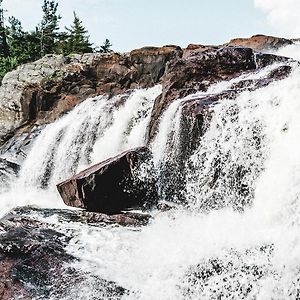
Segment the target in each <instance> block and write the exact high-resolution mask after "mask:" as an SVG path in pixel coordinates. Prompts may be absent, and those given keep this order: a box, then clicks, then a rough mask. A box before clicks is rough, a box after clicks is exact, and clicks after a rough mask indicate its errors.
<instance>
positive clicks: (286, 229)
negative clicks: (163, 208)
mask: <svg viewBox="0 0 300 300" xmlns="http://www.w3.org/2000/svg"><path fill="white" fill-rule="evenodd" d="M192 97H193V96H192ZM299 97H300V68H296V69H295V70H294V71H293V73H292V75H291V76H290V77H289V78H287V79H284V80H281V81H279V82H274V83H272V84H270V85H269V86H267V87H264V88H261V89H258V90H256V91H252V92H249V91H244V92H242V93H241V94H240V95H239V96H238V97H237V99H235V100H230V99H228V100H226V99H223V100H222V101H220V102H219V103H216V104H215V106H214V108H213V110H214V114H213V116H212V119H211V121H210V126H209V128H208V129H207V130H206V131H205V133H204V136H203V138H202V139H201V141H200V143H199V145H198V147H197V149H196V150H195V151H194V153H193V154H192V155H191V157H190V161H189V163H188V164H187V165H186V173H187V174H186V184H187V187H186V191H187V198H188V199H187V201H188V203H189V206H188V209H187V208H181V209H178V210H177V211H173V212H170V213H168V214H165V213H157V214H156V215H155V218H154V220H153V221H152V222H151V224H150V225H149V226H147V227H144V228H142V229H141V230H140V231H136V230H130V229H124V228H119V227H115V228H109V229H107V228H99V229H97V230H94V231H93V232H92V233H91V232H90V231H88V230H89V229H88V227H82V226H81V227H80V232H79V233H78V236H77V237H76V238H74V239H73V240H72V242H71V244H70V245H69V246H68V251H69V252H70V253H72V254H73V255H75V256H77V257H79V258H80V259H81V262H80V263H79V264H78V265H76V267H78V268H80V269H82V270H91V271H92V272H93V273H95V274H98V275H99V276H101V277H103V278H106V279H107V280H113V281H115V282H117V284H120V285H121V286H123V287H125V288H126V289H128V290H129V291H130V293H129V294H128V295H126V296H124V297H123V298H122V299H223V298H230V299H298V297H299V293H300V292H299V288H300V287H299V279H300V259H299V250H300V242H299V229H300V228H299V225H300V224H299V204H298V203H299V195H300V176H299V171H300V157H299V155H298V151H297V146H298V144H299V138H300V131H299V129H300V121H299V117H298V115H299V113H300V102H299ZM180 103H182V101H180V100H179V101H177V102H176V103H174V105H171V106H170V107H169V110H168V111H166V112H165V114H164V116H163V118H162V123H161V128H162V129H163V130H162V131H160V133H161V135H160V134H159V135H158V136H157V140H156V141H154V144H153V151H154V152H155V151H166V149H169V150H168V151H172V147H169V148H168V146H166V145H165V144H164V143H162V140H163V139H165V141H166V142H167V143H168V142H169V141H170V137H168V134H163V133H170V132H171V131H172V132H173V133H172V135H173V136H174V134H176V133H174V131H176V126H175V125H176V123H177V117H176V116H177V114H180V113H181V110H180V108H179V107H180ZM164 122H165V124H164ZM166 128H168V129H166ZM171 142H172V143H173V142H174V139H173V140H172V138H171ZM172 145H174V144H172ZM158 149H159V150H158ZM166 153H167V154H166ZM168 153H169V152H165V153H163V154H162V156H161V158H160V159H159V156H158V155H157V156H155V155H154V157H156V158H155V160H156V163H157V162H158V161H159V160H161V161H163V160H164V159H165V157H166V156H167V155H168ZM156 154H157V153H156ZM217 164H219V166H220V171H219V175H218V179H217V181H216V182H214V185H213V186H212V185H211V184H209V182H210V180H212V178H213V177H214V174H213V173H214V172H215V171H214V168H213V167H212V165H213V166H214V167H216V165H217ZM241 168H242V170H241ZM240 170H241V171H240ZM238 172H240V173H238ZM236 177H238V178H239V177H241V178H240V179H236V180H237V181H235V180H234V178H236ZM238 180H240V181H238ZM244 184H245V185H246V186H247V189H248V194H246V198H245V197H244V196H245V195H240V194H238V192H237V191H238V187H241V186H242V185H244ZM212 199H213V201H212ZM243 199H246V200H243ZM243 201H246V202H247V203H246V204H245V203H243ZM205 205H206V206H208V207H209V208H210V211H209V213H208V212H206V213H203V212H199V207H204V206H205ZM241 207H243V210H242V211H243V212H241V210H240V209H239V208H241ZM69 226H70V227H71V228H73V229H74V227H72V226H76V225H75V224H72V225H69ZM78 229H79V228H77V230H78ZM78 231H79V230H78ZM87 232H89V233H90V235H89V236H88V235H87ZM95 240H97V243H95V242H94V241H95ZM87 255H88V256H87ZM89 257H90V258H93V259H92V260H91V259H89ZM72 296H78V297H80V292H78V291H74V295H72Z"/></svg>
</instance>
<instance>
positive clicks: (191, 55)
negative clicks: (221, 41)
mask: <svg viewBox="0 0 300 300" xmlns="http://www.w3.org/2000/svg"><path fill="white" fill-rule="evenodd" d="M288 61H289V59H288V58H285V57H279V56H276V55H272V54H263V53H255V52H254V51H253V50H252V49H251V48H244V47H224V48H221V49H215V48H208V49H205V50H203V49H202V48H201V49H198V48H196V49H195V50H189V51H187V52H185V53H184V54H183V56H182V57H181V58H178V59H176V60H172V61H170V62H169V63H168V64H167V67H166V71H165V74H164V76H163V78H162V85H163V92H162V94H161V95H160V96H158V98H157V99H156V100H155V104H154V107H153V110H152V114H151V121H150V125H149V140H150V141H151V140H152V138H153V137H154V135H155V133H156V130H157V127H158V124H159V122H160V117H161V115H162V113H163V112H164V111H165V110H166V108H167V107H168V106H169V104H170V103H171V102H173V101H174V100H176V99H179V98H183V97H186V96H188V95H190V94H193V93H196V92H198V91H206V90H207V89H208V87H209V86H211V85H212V84H214V83H216V82H218V81H221V80H230V79H232V78H235V77H238V76H240V75H241V74H242V73H247V72H251V71H254V70H256V69H259V68H263V67H265V66H268V65H270V64H273V63H274V62H288ZM286 68H287V70H286V75H287V74H289V72H290V71H291V68H289V67H286ZM278 72H279V73H280V71H278ZM281 72H282V73H284V72H285V71H284V70H281ZM278 76H280V75H278ZM272 80H273V79H272V78H270V81H272ZM265 83H266V82H265ZM260 84H261V86H263V83H260ZM260 84H259V83H257V87H259V85H260Z"/></svg>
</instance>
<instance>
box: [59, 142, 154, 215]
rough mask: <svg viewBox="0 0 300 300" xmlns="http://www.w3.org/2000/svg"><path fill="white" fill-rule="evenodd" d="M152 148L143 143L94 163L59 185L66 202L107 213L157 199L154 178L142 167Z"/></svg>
mask: <svg viewBox="0 0 300 300" xmlns="http://www.w3.org/2000/svg"><path fill="white" fill-rule="evenodd" d="M150 159H151V153H150V151H149V150H148V149H147V148H145V147H140V148H136V149H132V150H128V151H125V152H123V153H121V154H120V155H118V156H116V157H113V158H110V159H108V160H105V161H103V162H101V163H99V164H97V165H94V166H92V167H90V168H88V169H86V170H84V171H82V172H80V173H79V174H77V175H75V176H73V177H71V178H70V179H68V180H66V181H64V182H62V183H60V184H58V185H57V189H58V191H59V193H60V195H61V197H62V198H63V200H64V202H65V204H66V205H69V206H74V207H80V208H85V209H87V210H89V211H96V212H102V213H106V214H114V213H119V212H121V211H122V210H125V209H130V208H133V207H147V206H149V205H153V204H155V203H156V202H157V193H156V188H155V180H154V179H153V178H152V176H149V174H148V172H147V173H146V174H143V172H144V171H143V167H144V166H146V165H147V163H148V162H149V161H150Z"/></svg>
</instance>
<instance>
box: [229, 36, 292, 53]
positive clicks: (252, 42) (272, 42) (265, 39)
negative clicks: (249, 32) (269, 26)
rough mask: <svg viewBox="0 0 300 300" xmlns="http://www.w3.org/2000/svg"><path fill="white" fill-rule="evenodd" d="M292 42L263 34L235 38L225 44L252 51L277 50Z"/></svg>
mask: <svg viewBox="0 0 300 300" xmlns="http://www.w3.org/2000/svg"><path fill="white" fill-rule="evenodd" d="M292 44H293V41H292V40H289V39H284V38H278V37H274V36H267V35H263V34H257V35H253V36H252V37H250V38H237V39H233V40H231V41H230V42H229V43H227V44H226V45H227V46H242V47H248V48H252V49H253V50H257V51H263V50H271V49H272V50H277V49H279V48H281V47H284V46H288V45H292Z"/></svg>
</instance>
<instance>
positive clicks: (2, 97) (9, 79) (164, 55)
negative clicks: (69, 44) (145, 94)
mask: <svg viewBox="0 0 300 300" xmlns="http://www.w3.org/2000/svg"><path fill="white" fill-rule="evenodd" d="M181 53H182V50H181V49H180V48H179V47H176V46H166V47H161V48H154V47H147V48H142V49H138V50H134V51H132V52H130V53H126V54H116V53H114V54H84V55H74V56H72V57H64V56H61V55H48V56H45V57H44V58H42V59H41V60H38V61H36V62H34V63H31V64H25V65H22V66H20V67H19V68H17V69H16V70H15V71H12V72H10V73H8V74H7V75H6V76H5V77H4V79H3V82H2V86H1V88H0V143H1V142H2V143H3V142H4V141H6V140H7V139H9V137H11V136H12V135H13V134H15V133H16V130H18V129H22V128H23V127H26V126H27V128H29V127H30V125H33V124H43V123H51V122H53V121H55V120H56V119H57V118H58V117H59V116H60V115H61V114H63V113H65V112H66V111H69V110H70V109H71V108H72V107H74V106H75V105H76V104H78V103H79V102H81V101H83V100H85V99H87V98H89V97H92V96H96V95H99V94H104V93H108V94H117V93H120V92H124V91H126V90H129V89H135V88H145V87H151V86H153V85H155V84H157V83H158V82H159V81H160V79H161V76H162V75H163V74H164V70H165V66H166V63H167V62H168V61H169V60H171V59H173V58H176V57H177V56H180V55H181Z"/></svg>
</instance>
